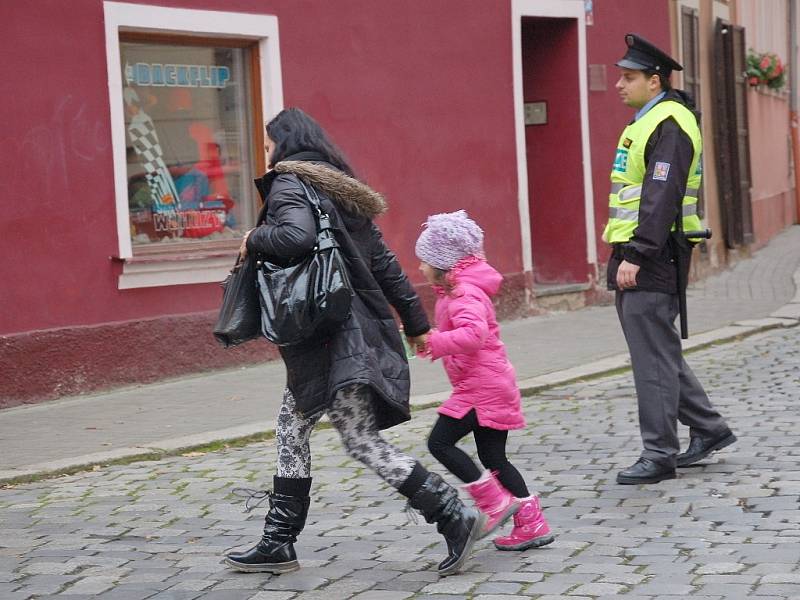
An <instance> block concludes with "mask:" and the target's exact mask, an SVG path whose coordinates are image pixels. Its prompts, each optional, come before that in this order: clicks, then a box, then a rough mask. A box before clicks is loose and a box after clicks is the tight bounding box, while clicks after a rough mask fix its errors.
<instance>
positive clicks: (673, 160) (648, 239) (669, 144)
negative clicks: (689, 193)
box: [624, 118, 694, 265]
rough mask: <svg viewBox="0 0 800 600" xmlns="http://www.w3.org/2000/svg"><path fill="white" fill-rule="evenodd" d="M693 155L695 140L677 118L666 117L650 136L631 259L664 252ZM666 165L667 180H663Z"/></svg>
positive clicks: (635, 260) (627, 256)
mask: <svg viewBox="0 0 800 600" xmlns="http://www.w3.org/2000/svg"><path fill="white" fill-rule="evenodd" d="M693 158H694V148H693V146H692V141H691V140H690V139H689V136H688V135H686V133H685V132H684V131H683V130H682V129H681V128H680V127H679V126H678V124H677V123H676V122H675V120H674V119H671V118H670V119H666V120H665V121H664V122H663V123H661V124H660V125H659V126H658V127H657V128H656V130H655V131H654V132H653V134H652V135H651V136H650V139H649V140H648V141H647V146H646V148H645V163H646V164H647V171H646V173H645V176H644V181H643V182H642V197H641V202H640V204H639V225H638V227H636V229H635V230H634V232H633V237H632V238H631V240H630V241H629V242H628V243H627V244H626V245H625V249H624V257H625V260H627V261H628V262H630V263H633V264H636V265H641V264H642V257H644V258H648V259H657V258H658V257H659V256H661V255H663V251H664V246H665V245H666V243H667V240H668V239H669V232H670V228H671V227H672V225H673V223H675V217H676V216H677V215H678V207H679V206H681V204H682V200H683V196H684V194H685V192H686V180H687V179H688V177H689V168H690V166H691V164H692V159H693ZM657 164H658V171H659V172H658V173H656V165H657ZM665 165H666V166H665ZM665 168H666V169H667V172H666V177H665V179H666V180H663V179H661V177H663V174H664V169H665ZM654 175H656V176H658V178H654Z"/></svg>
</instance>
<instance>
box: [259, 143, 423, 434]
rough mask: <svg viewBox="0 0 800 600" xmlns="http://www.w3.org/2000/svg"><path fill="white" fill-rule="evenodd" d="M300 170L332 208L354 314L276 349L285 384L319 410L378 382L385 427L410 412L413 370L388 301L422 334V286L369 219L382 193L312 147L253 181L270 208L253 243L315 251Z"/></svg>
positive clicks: (279, 258) (266, 248) (271, 256)
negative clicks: (327, 330)
mask: <svg viewBox="0 0 800 600" xmlns="http://www.w3.org/2000/svg"><path fill="white" fill-rule="evenodd" d="M298 177H299V178H302V180H303V181H304V182H305V183H306V184H307V185H312V186H314V188H315V189H316V190H317V192H318V194H319V196H320V203H321V205H322V208H323V210H324V211H325V212H327V213H328V215H330V218H331V224H332V225H333V228H334V234H335V236H336V240H337V241H338V242H339V245H340V247H341V250H342V253H343V254H344V256H345V258H346V260H347V264H348V267H349V275H350V280H351V283H352V285H353V288H354V290H355V292H356V294H355V296H354V298H353V305H352V311H351V315H350V317H349V318H348V320H347V321H345V323H344V324H343V325H342V327H341V328H340V329H339V330H338V331H337V332H336V333H334V334H332V335H327V336H325V337H314V338H311V339H310V340H307V341H305V342H303V343H302V344H299V345H297V346H287V347H281V348H279V350H280V353H281V357H282V358H283V361H284V363H285V364H286V371H287V387H288V388H289V390H290V391H291V393H292V395H293V396H294V398H295V401H296V403H297V407H298V409H299V411H300V412H301V414H302V415H303V416H304V417H311V416H313V415H316V414H319V413H321V412H323V411H324V410H325V409H326V408H327V407H328V406H329V405H330V403H331V401H332V400H333V398H334V396H335V395H336V392H338V391H339V390H340V389H342V388H344V387H346V386H348V385H351V384H355V383H360V384H366V385H369V386H370V387H371V388H372V389H373V392H374V393H373V398H374V401H375V402H376V404H377V416H378V426H379V427H380V428H381V429H385V428H387V427H391V426H393V425H396V424H398V423H402V422H403V421H407V420H408V419H409V418H410V410H409V394H410V389H411V378H410V373H409V368H408V360H407V359H406V355H405V351H404V348H403V342H402V340H401V337H400V333H399V331H398V327H397V324H396V322H395V319H394V315H393V314H392V310H391V308H390V306H392V307H394V308H395V310H396V311H397V313H398V315H399V316H400V319H401V321H402V323H403V328H404V329H405V332H406V333H407V334H408V335H411V336H416V335H421V334H423V333H426V332H427V331H428V330H429V329H430V325H429V324H428V318H427V316H426V315H425V311H424V309H423V308H422V303H421V301H420V299H419V297H418V296H417V293H416V292H415V291H414V288H413V287H412V286H411V284H410V282H409V281H408V279H407V277H406V275H405V273H403V271H402V269H401V268H400V264H399V263H398V261H397V258H396V257H395V255H394V254H393V253H392V252H391V251H390V250H389V249H388V248H387V247H386V244H385V243H384V241H383V236H382V235H381V232H380V230H379V229H378V227H377V226H376V225H375V224H374V223H373V222H372V219H373V218H374V217H375V216H377V215H378V214H380V213H382V212H384V211H385V210H386V204H385V201H384V200H383V198H382V197H381V196H380V195H379V194H377V193H376V192H374V191H373V190H371V189H370V188H369V187H367V186H366V185H364V184H363V183H361V182H360V181H358V180H356V179H353V178H351V177H348V176H347V175H345V174H344V173H342V172H341V171H339V170H337V169H336V168H334V167H333V166H331V165H330V164H328V163H325V162H323V161H322V159H321V157H320V156H319V155H317V154H315V153H311V152H303V153H300V154H297V155H294V156H291V157H289V158H287V160H285V161H281V162H279V163H278V164H277V165H275V169H274V170H273V171H270V172H269V173H267V174H266V175H265V176H264V177H263V178H261V179H259V180H257V181H256V187H257V188H258V190H259V193H260V194H261V197H262V199H263V200H264V207H263V208H262V210H261V214H260V215H259V219H258V223H259V226H258V228H256V229H255V230H253V232H252V233H251V234H250V236H249V238H248V241H247V249H248V252H253V253H260V254H262V255H264V256H265V257H266V258H267V259H268V260H269V261H270V262H274V263H277V264H282V265H286V264H288V263H290V262H291V261H292V260H294V259H297V258H299V257H301V256H303V255H305V254H307V253H308V252H310V251H311V250H312V248H313V247H314V244H315V241H316V222H315V219H314V215H313V212H312V209H311V205H310V204H309V201H308V200H307V199H306V197H305V195H304V194H303V190H302V187H301V185H300V181H299V180H298Z"/></svg>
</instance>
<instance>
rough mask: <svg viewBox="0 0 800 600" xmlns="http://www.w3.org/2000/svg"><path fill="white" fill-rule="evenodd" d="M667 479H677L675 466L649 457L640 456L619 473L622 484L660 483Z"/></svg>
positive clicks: (618, 478) (619, 481)
mask: <svg viewBox="0 0 800 600" xmlns="http://www.w3.org/2000/svg"><path fill="white" fill-rule="evenodd" d="M665 479H675V468H674V467H665V466H664V465H660V464H658V463H657V462H655V461H652V460H650V459H649V458H640V459H639V460H637V461H636V462H635V463H634V464H633V465H631V466H630V467H628V468H627V469H625V470H624V471H620V472H619V473H617V483H621V484H622V485H636V484H639V483H658V482H659V481H664V480H665Z"/></svg>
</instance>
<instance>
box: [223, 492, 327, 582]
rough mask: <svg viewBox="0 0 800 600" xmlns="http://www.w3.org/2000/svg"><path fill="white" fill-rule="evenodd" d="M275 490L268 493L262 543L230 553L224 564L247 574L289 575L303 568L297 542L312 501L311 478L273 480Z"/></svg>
mask: <svg viewBox="0 0 800 600" xmlns="http://www.w3.org/2000/svg"><path fill="white" fill-rule="evenodd" d="M273 485H274V490H273V492H271V493H267V495H268V497H269V512H268V513H267V516H266V518H265V520H264V534H263V535H262V537H261V541H259V542H258V544H256V545H255V546H253V547H252V548H250V549H249V550H246V551H244V552H230V553H228V554H227V555H225V563H226V564H227V565H229V566H230V567H233V568H234V569H236V570H237V571H243V572H245V573H287V572H289V571H295V570H297V569H299V568H300V564H299V563H298V562H297V554H295V551H294V542H295V541H297V536H298V535H300V532H301V531H303V527H304V526H305V524H306V517H307V516H308V507H309V505H310V503H311V498H310V497H309V495H308V493H309V491H310V490H311V478H310V477H309V478H302V479H290V478H286V477H275V478H274V484H273Z"/></svg>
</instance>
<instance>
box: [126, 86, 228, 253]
mask: <svg viewBox="0 0 800 600" xmlns="http://www.w3.org/2000/svg"><path fill="white" fill-rule="evenodd" d="M172 91H173V92H174V91H179V92H188V90H172ZM175 97H177V98H178V101H180V104H177V105H176V104H175V102H176V101H175V100H174V98H175ZM186 97H188V98H189V101H190V100H191V96H190V95H188V96H187V94H183V93H182V94H177V95H173V96H172V97H171V102H170V104H171V105H172V106H171V108H173V112H174V113H175V118H174V119H170V123H171V124H172V125H173V126H172V127H169V128H168V131H167V135H166V136H165V141H166V142H167V144H168V146H167V147H168V148H169V150H170V152H169V154H170V155H171V156H170V166H168V165H167V160H166V159H165V146H163V145H162V143H161V140H160V139H159V135H158V132H157V131H156V125H155V123H154V122H153V119H152V118H151V117H150V115H148V113H147V112H146V111H145V108H144V106H143V104H145V103H144V102H142V100H141V99H140V96H139V94H138V93H137V91H136V90H134V89H132V88H130V87H128V88H126V89H125V90H124V92H123V98H124V100H125V107H126V110H127V113H128V118H129V124H128V136H129V138H130V141H131V144H132V148H133V152H134V154H135V155H137V156H138V158H139V160H140V163H141V167H142V169H143V171H144V174H143V178H142V176H141V175H139V176H133V177H131V178H130V180H129V183H128V187H129V196H130V208H131V211H130V213H131V227H132V236H133V239H134V241H140V242H149V241H153V240H154V239H165V238H175V237H184V238H203V237H207V236H209V235H212V234H214V233H217V232H221V231H223V229H224V228H225V225H226V223H227V224H228V225H230V221H231V219H232V218H233V215H232V208H233V207H234V202H233V200H231V198H230V194H229V192H228V188H227V184H226V183H225V179H224V177H223V176H222V167H221V161H220V152H219V146H218V145H216V144H214V143H213V133H212V132H211V130H210V129H209V128H208V127H207V126H206V125H204V124H202V123H190V122H189V119H186V118H185V117H183V115H182V113H186V111H187V109H188V110H189V112H190V109H191V104H188V106H187V104H186V101H185V98H186ZM146 99H147V100H146V102H147V104H148V106H152V105H154V104H155V103H156V98H155V97H154V96H152V94H148V95H147V96H146ZM187 123H189V125H188V128H187V125H186V124H187ZM162 133H163V132H162ZM182 133H183V135H181V134H182ZM186 134H188V135H186ZM201 148H203V149H204V152H203V153H202V154H201V153H200V149H201ZM129 162H130V160H129ZM142 179H144V181H142ZM212 186H213V189H212ZM145 188H146V189H147V191H149V206H148V203H147V202H146V200H145V195H146V191H145ZM212 192H213V193H212Z"/></svg>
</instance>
